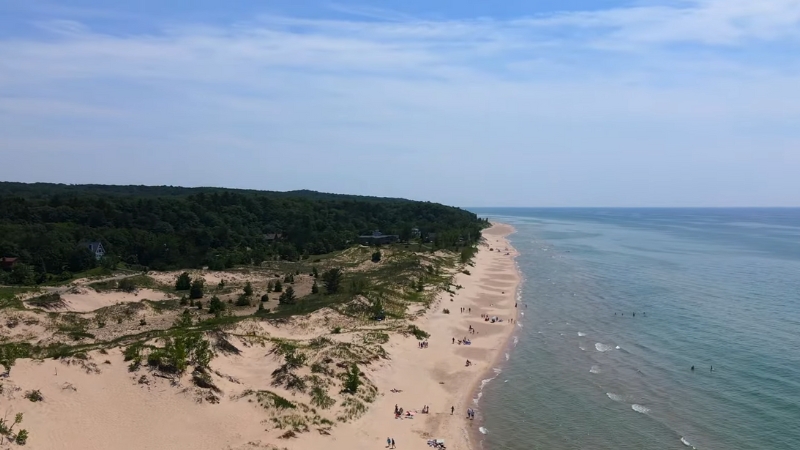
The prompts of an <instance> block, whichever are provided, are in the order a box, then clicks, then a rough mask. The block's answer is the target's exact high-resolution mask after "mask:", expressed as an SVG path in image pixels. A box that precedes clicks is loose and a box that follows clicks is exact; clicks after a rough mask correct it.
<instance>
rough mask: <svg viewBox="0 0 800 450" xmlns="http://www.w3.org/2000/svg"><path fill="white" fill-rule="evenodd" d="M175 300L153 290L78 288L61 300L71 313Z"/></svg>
mask: <svg viewBox="0 0 800 450" xmlns="http://www.w3.org/2000/svg"><path fill="white" fill-rule="evenodd" d="M172 298H175V297H174V296H173V295H170V294H167V293H165V292H161V291H154V290H152V289H139V290H137V291H136V292H131V293H128V292H118V291H108V292H97V291H95V290H94V289H91V288H80V287H76V288H73V289H70V290H69V291H67V292H65V293H63V294H61V300H62V301H64V303H65V304H66V305H67V309H68V310H69V311H75V312H90V311H95V310H97V309H100V308H104V307H106V306H112V305H116V304H119V303H132V302H140V301H142V300H151V301H161V300H169V299H172Z"/></svg>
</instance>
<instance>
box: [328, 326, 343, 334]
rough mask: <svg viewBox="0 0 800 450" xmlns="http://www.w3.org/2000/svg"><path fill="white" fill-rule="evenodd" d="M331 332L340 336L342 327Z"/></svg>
mask: <svg viewBox="0 0 800 450" xmlns="http://www.w3.org/2000/svg"><path fill="white" fill-rule="evenodd" d="M331 332H332V333H333V334H339V333H341V332H342V327H333V330H332V331H331Z"/></svg>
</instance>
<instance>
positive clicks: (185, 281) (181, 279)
mask: <svg viewBox="0 0 800 450" xmlns="http://www.w3.org/2000/svg"><path fill="white" fill-rule="evenodd" d="M191 287H192V277H190V276H189V272H183V273H182V274H180V276H178V279H177V280H175V290H176V291H188V290H189V289H191Z"/></svg>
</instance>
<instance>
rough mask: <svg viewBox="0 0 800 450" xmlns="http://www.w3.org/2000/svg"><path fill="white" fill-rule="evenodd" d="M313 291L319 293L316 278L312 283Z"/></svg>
mask: <svg viewBox="0 0 800 450" xmlns="http://www.w3.org/2000/svg"><path fill="white" fill-rule="evenodd" d="M311 293H312V294H319V286H317V280H314V284H312V285H311Z"/></svg>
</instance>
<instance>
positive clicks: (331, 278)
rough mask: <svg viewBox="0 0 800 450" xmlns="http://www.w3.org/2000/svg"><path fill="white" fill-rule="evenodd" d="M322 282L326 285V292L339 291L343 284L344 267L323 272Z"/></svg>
mask: <svg viewBox="0 0 800 450" xmlns="http://www.w3.org/2000/svg"><path fill="white" fill-rule="evenodd" d="M322 283H323V284H324V285H325V292H327V293H328V294H335V293H337V292H339V287H340V286H341V284H342V269H339V268H338V267H336V268H333V269H330V270H328V271H326V272H325V273H324V274H322Z"/></svg>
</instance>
